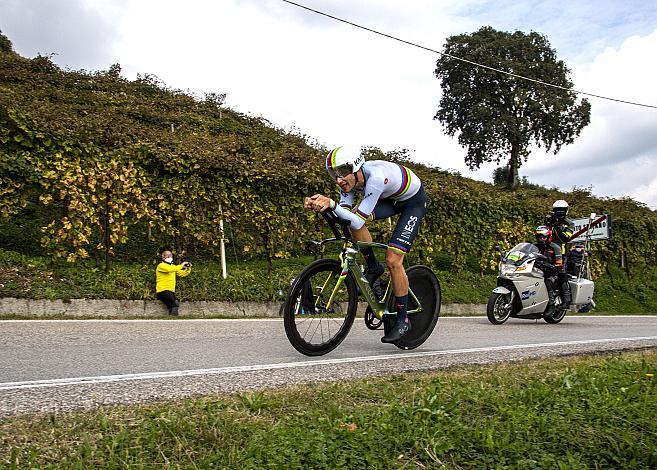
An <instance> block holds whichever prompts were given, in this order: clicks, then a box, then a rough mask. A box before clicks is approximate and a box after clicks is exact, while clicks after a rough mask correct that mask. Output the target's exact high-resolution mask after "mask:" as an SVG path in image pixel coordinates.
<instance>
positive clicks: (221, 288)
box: [0, 250, 657, 313]
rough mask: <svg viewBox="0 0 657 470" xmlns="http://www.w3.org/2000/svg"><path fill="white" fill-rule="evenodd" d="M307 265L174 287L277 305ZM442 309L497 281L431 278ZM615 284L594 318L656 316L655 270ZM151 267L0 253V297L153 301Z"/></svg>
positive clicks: (300, 262)
mask: <svg viewBox="0 0 657 470" xmlns="http://www.w3.org/2000/svg"><path fill="white" fill-rule="evenodd" d="M312 260H313V258H312V257H303V258H296V259H287V260H275V261H274V270H273V272H271V273H269V272H268V269H267V263H266V262H264V261H248V262H240V263H230V264H229V265H228V278H227V279H222V277H221V267H220V265H219V263H218V262H196V263H194V268H193V271H192V274H191V275H190V276H189V277H186V278H181V279H179V280H178V288H177V294H178V296H179V297H180V298H181V300H183V301H190V300H227V301H278V300H281V299H282V296H283V295H284V294H285V293H286V291H287V289H288V287H289V285H290V282H291V280H292V279H293V278H294V277H295V276H296V274H297V273H298V272H299V271H300V270H301V269H302V268H303V267H304V266H305V265H307V264H308V263H310V262H311V261H312ZM436 274H437V275H438V278H439V280H440V283H441V287H442V293H443V299H442V301H443V303H444V304H445V303H473V304H485V303H486V302H487V301H488V296H489V295H490V291H491V290H492V289H493V288H494V287H495V284H496V274H486V275H484V276H481V275H479V274H478V273H472V272H469V271H463V272H461V273H453V272H450V271H440V270H436ZM613 274H614V277H613V279H612V278H610V277H608V276H602V277H601V278H599V279H597V280H596V295H595V300H596V302H597V304H598V310H597V311H598V312H610V313H616V312H619V313H655V312H657V269H654V268H652V269H649V268H644V269H641V270H639V269H637V270H636V272H635V273H634V275H633V277H632V278H631V279H628V278H627V276H626V275H625V274H624V273H623V272H622V271H618V272H614V273H613ZM154 290H155V262H153V263H151V264H137V263H126V262H116V263H114V265H113V267H112V270H111V272H110V273H109V274H105V273H104V272H103V271H102V269H98V268H96V267H95V265H94V263H93V261H89V260H87V261H84V262H78V263H76V264H68V263H65V262H61V261H60V262H57V263H53V262H52V261H51V260H50V259H49V258H45V257H35V256H26V255H22V254H19V253H16V252H12V251H4V250H0V297H18V298H33V299H72V298H87V299H137V300H139V299H147V300H149V299H154V298H155V292H154Z"/></svg>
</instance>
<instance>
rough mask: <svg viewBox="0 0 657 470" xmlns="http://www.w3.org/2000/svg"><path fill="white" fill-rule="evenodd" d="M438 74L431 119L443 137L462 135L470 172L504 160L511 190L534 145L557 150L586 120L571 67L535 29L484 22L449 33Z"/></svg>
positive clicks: (585, 104) (585, 103) (586, 107)
mask: <svg viewBox="0 0 657 470" xmlns="http://www.w3.org/2000/svg"><path fill="white" fill-rule="evenodd" d="M459 59H465V60H467V61H470V62H464V61H463V60H459ZM472 62H475V63H477V64H483V65H486V66H488V67H491V68H494V69H499V70H502V71H504V72H508V73H510V74H514V75H516V76H512V75H508V74H506V73H502V72H498V71H494V70H491V69H487V68H484V67H480V66H477V65H474V64H473V63H472ZM435 74H436V76H437V77H438V78H439V79H441V87H442V91H443V94H442V98H441V100H440V108H439V110H438V113H437V114H436V116H435V119H438V120H440V122H441V123H442V124H443V126H444V128H445V131H446V132H447V134H449V135H451V136H453V135H455V134H456V133H457V132H458V133H459V135H458V141H459V143H460V144H461V145H462V146H463V147H465V148H467V155H466V157H465V162H466V164H467V165H468V166H469V167H470V169H475V168H479V167H480V166H481V164H482V163H484V162H497V163H500V162H505V163H507V164H508V167H509V172H508V183H509V186H510V187H511V188H516V187H517V185H518V168H519V167H520V165H521V164H522V163H523V161H526V160H527V157H528V156H529V153H530V147H531V145H532V143H533V144H535V145H536V146H537V147H544V148H545V151H546V152H548V151H550V150H553V151H554V153H555V154H556V153H557V152H558V151H559V149H560V148H561V146H562V145H564V144H570V143H572V142H573V141H574V139H575V137H577V136H579V133H580V132H581V130H582V129H583V128H584V127H585V126H586V125H587V124H588V123H589V122H590V112H591V105H590V104H589V102H588V101H587V100H585V99H584V100H581V102H579V103H578V102H577V95H576V93H575V92H573V91H572V86H573V85H572V82H571V81H570V80H569V78H568V76H569V74H570V70H569V69H568V68H567V67H566V65H565V64H564V62H563V61H561V60H557V57H556V52H555V50H554V49H552V48H551V47H550V43H549V42H548V40H547V38H546V37H545V36H543V35H541V34H539V33H536V32H531V33H529V34H525V33H523V32H520V31H516V32H514V33H509V32H503V31H496V30H495V29H493V28H491V27H488V26H486V27H483V28H481V29H479V30H478V31H476V32H474V33H472V34H460V35H457V36H452V37H450V38H448V39H447V43H446V44H445V48H444V51H443V55H441V57H440V59H438V62H437V64H436V70H435ZM518 75H521V76H523V77H528V78H531V79H534V80H538V81H541V82H545V83H550V84H553V85H557V86H559V87H562V88H555V87H551V86H547V85H543V84H540V83H537V82H534V81H529V80H526V79H523V78H519V77H518Z"/></svg>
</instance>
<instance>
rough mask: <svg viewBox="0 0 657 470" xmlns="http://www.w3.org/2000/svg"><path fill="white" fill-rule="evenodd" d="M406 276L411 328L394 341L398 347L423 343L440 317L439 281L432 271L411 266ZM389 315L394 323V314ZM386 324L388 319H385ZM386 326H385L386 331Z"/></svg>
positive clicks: (410, 346)
mask: <svg viewBox="0 0 657 470" xmlns="http://www.w3.org/2000/svg"><path fill="white" fill-rule="evenodd" d="M406 275H407V276H408V287H409V294H408V306H407V311H408V312H409V313H408V320H409V322H410V323H411V330H410V331H409V332H408V333H406V334H405V335H404V336H402V337H401V339H400V340H399V341H397V342H395V343H394V345H395V346H397V347H398V348H400V349H415V348H417V347H418V346H420V345H421V344H422V343H424V342H425V341H426V340H427V338H429V335H431V332H432V331H433V329H434V328H435V326H436V323H437V322H438V318H439V317H440V300H441V292H440V283H439V282H438V278H437V277H436V275H435V274H434V273H433V271H432V270H431V269H430V268H428V267H427V266H422V265H417V266H411V267H410V268H408V269H407V270H406ZM414 296H415V297H414ZM393 303H394V298H393V297H392V296H391V299H390V304H389V306H388V309H389V310H391V311H392V309H393V308H392V307H393ZM386 317H391V318H390V320H392V324H394V316H392V315H386ZM385 320H386V319H384V322H385V324H386V326H388V325H389V324H390V320H388V321H385ZM387 332H388V328H386V333H387Z"/></svg>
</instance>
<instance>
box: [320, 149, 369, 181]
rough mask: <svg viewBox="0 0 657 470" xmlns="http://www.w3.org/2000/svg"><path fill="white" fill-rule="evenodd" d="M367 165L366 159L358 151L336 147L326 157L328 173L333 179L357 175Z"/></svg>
mask: <svg viewBox="0 0 657 470" xmlns="http://www.w3.org/2000/svg"><path fill="white" fill-rule="evenodd" d="M363 163H365V157H363V155H361V153H360V151H359V150H357V149H350V148H347V147H336V148H334V149H333V150H331V151H330V152H329V153H328V155H327V156H326V171H328V174H329V175H330V176H331V178H332V179H334V180H336V179H338V178H344V177H346V176H348V175H350V174H352V173H356V172H357V171H358V170H360V168H361V167H362V166H363Z"/></svg>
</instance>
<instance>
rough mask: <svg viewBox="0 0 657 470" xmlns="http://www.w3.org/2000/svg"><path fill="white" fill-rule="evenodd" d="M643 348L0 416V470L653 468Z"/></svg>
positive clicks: (654, 426) (649, 359) (649, 368)
mask: <svg viewBox="0 0 657 470" xmlns="http://www.w3.org/2000/svg"><path fill="white" fill-rule="evenodd" d="M656 373H657V351H656V350H645V351H639V352H631V353H622V354H606V355H592V356H582V357H567V358H546V359H541V360H525V361H522V362H519V363H510V364H501V365H488V366H469V367H461V368H454V369H448V370H442V371H434V372H430V373H426V372H425V373H417V372H414V373H407V374H401V375H392V376H386V377H378V378H372V379H366V380H358V381H352V382H340V383H319V384H313V385H304V386H289V387H286V388H283V389H277V390H258V391H252V392H248V393H243V394H234V395H222V396H216V397H204V398H197V399H189V400H184V401H180V402H170V403H157V404H149V405H144V406H120V407H102V408H98V409H95V410H92V411H84V412H75V413H65V414H48V415H32V416H23V417H11V418H5V419H4V420H3V421H0V466H2V467H4V468H91V467H94V468H95V467H104V468H119V467H120V468H125V467H131V468H132V467H134V468H235V469H243V468H331V469H333V468H454V469H462V468H468V469H470V468H472V469H474V468H477V469H478V468H518V469H529V468H560V469H565V468H569V469H594V468H623V469H628V468H637V469H639V468H642V469H643V468H656V467H657V407H656V406H655V403H657V387H656V386H655V381H656V380H657V378H655V374H656Z"/></svg>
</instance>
